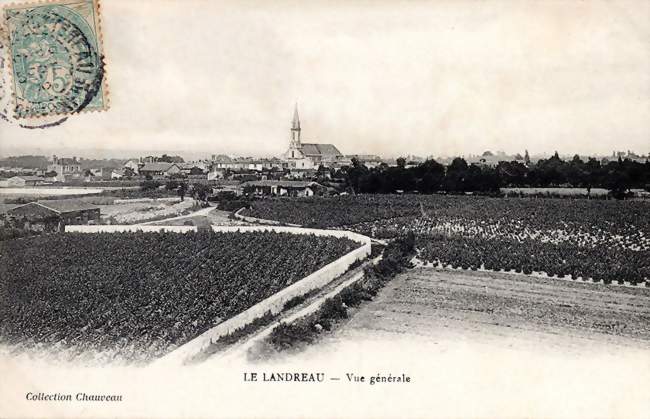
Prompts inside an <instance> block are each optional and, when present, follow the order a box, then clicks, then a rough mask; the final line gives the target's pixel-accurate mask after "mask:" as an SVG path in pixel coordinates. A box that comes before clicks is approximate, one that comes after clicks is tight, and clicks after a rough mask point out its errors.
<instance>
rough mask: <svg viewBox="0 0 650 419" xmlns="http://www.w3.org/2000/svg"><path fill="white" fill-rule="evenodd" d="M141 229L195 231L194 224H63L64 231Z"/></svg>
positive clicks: (128, 230) (120, 231) (97, 231)
mask: <svg viewBox="0 0 650 419" xmlns="http://www.w3.org/2000/svg"><path fill="white" fill-rule="evenodd" d="M136 231H142V232H143V233H155V232H158V231H167V232H170V233H187V232H188V231H197V228H196V227H194V226H145V225H137V224H134V225H96V226H89V225H69V226H65V232H66V233H124V232H136Z"/></svg>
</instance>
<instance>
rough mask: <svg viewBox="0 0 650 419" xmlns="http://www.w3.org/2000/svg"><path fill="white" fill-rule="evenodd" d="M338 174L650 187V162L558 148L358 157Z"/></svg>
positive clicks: (474, 188) (436, 187)
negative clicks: (468, 157) (533, 152)
mask: <svg viewBox="0 0 650 419" xmlns="http://www.w3.org/2000/svg"><path fill="white" fill-rule="evenodd" d="M334 177H338V178H343V179H344V180H345V181H346V183H347V185H348V186H349V187H350V188H351V189H352V190H353V191H354V192H356V193H395V192H416V191H417V192H419V193H435V192H448V193H465V192H478V193H498V192H499V189H500V188H504V187H536V188H548V187H574V188H586V190H587V194H589V193H590V191H591V189H592V188H604V189H608V190H610V191H611V192H612V195H613V196H614V197H617V198H622V197H625V196H626V194H628V193H629V191H630V189H633V188H642V189H646V190H649V188H650V162H648V161H646V162H644V163H640V162H637V161H634V160H631V159H622V158H620V157H619V158H618V160H615V161H602V162H601V161H600V160H598V159H595V158H588V159H587V160H586V161H584V160H582V159H581V158H580V157H579V156H578V155H576V156H574V157H573V159H571V160H563V159H562V158H560V156H559V155H558V153H557V152H556V153H555V154H554V155H553V156H552V157H550V158H548V159H540V160H539V161H537V162H536V163H528V164H524V163H522V162H520V161H501V162H499V163H498V164H497V165H496V166H488V165H479V164H468V163H467V161H465V159H463V158H461V157H457V158H455V159H453V161H452V162H451V163H450V164H449V165H448V166H444V165H442V164H440V163H438V162H437V161H435V160H433V159H430V160H427V161H425V162H423V163H420V164H418V165H415V166H410V165H409V166H407V165H406V161H405V159H403V158H399V159H397V165H396V166H388V165H386V164H383V165H380V166H377V167H374V168H370V169H369V168H367V167H366V166H364V165H363V164H362V163H361V162H359V161H358V160H357V159H352V166H351V167H349V168H344V169H341V170H340V171H338V172H337V173H336V174H335V175H334Z"/></svg>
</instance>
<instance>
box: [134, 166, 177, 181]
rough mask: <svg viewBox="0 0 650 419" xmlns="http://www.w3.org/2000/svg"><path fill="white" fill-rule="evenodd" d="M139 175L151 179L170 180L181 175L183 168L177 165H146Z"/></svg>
mask: <svg viewBox="0 0 650 419" xmlns="http://www.w3.org/2000/svg"><path fill="white" fill-rule="evenodd" d="M139 173H140V176H150V177H151V178H158V179H159V178H169V177H174V176H178V175H180V174H181V168H180V167H178V165H177V164H176V163H145V164H144V166H142V167H141V168H140V172H139Z"/></svg>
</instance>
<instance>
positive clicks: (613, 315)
mask: <svg viewBox="0 0 650 419" xmlns="http://www.w3.org/2000/svg"><path fill="white" fill-rule="evenodd" d="M398 336H399V338H401V339H404V338H409V339H417V338H418V337H424V338H426V339H430V340H434V341H435V342H437V343H442V342H447V341H448V342H468V341H469V342H476V343H484V344H488V345H490V346H491V347H494V346H495V345H496V346H502V347H509V348H512V347H513V346H514V347H517V348H519V349H529V350H530V349H532V350H537V351H539V350H540V349H541V348H555V349H559V350H560V351H562V352H564V351H566V350H567V349H568V350H577V351H578V353H579V354H583V355H584V350H585V348H590V349H591V348H593V347H598V348H599V349H600V350H607V349H611V350H613V351H617V350H622V349H624V348H626V347H628V348H637V349H645V350H647V349H648V348H650V290H647V289H629V288H622V287H606V286H604V285H593V284H582V283H573V282H564V281H554V280H551V279H545V278H530V277H525V276H512V275H507V274H502V273H491V272H449V271H439V270H437V269H431V268H424V269H422V268H418V269H413V270H410V271H408V272H406V273H403V274H401V275H399V276H398V277H397V278H395V279H394V280H393V281H392V282H390V283H389V284H388V285H387V287H386V288H385V289H383V290H382V291H381V292H380V293H379V295H378V296H377V298H376V299H375V300H373V301H372V302H370V303H368V304H367V305H365V306H362V307H361V308H360V309H359V310H358V311H356V312H355V313H354V316H353V317H351V318H350V320H349V322H348V323H346V324H344V325H343V326H342V327H341V328H340V330H337V332H336V334H335V336H334V337H335V338H337V339H342V340H350V339H359V338H371V339H374V340H378V339H379V340H382V341H388V340H390V339H397V338H398ZM391 337H392V338H391Z"/></svg>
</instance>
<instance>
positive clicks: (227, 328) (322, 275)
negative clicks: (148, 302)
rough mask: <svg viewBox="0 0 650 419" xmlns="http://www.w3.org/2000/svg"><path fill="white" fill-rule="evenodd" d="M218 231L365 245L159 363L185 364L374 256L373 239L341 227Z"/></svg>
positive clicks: (231, 228) (255, 227)
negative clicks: (271, 233) (269, 233)
mask: <svg viewBox="0 0 650 419" xmlns="http://www.w3.org/2000/svg"><path fill="white" fill-rule="evenodd" d="M212 229H213V230H214V231H216V232H233V231H240V232H243V233H245V232H253V231H276V232H283V233H292V234H314V235H316V236H330V237H345V238H348V239H350V240H353V241H355V242H357V243H360V244H361V247H358V248H357V249H354V250H353V251H351V252H349V253H347V254H345V255H343V256H342V257H340V258H339V259H337V260H335V261H333V262H331V263H329V264H328V265H325V266H323V267H322V268H321V269H319V270H317V271H316V272H313V273H312V274H310V275H307V276H306V277H305V278H303V279H301V280H300V281H298V282H295V283H293V284H291V285H290V286H288V287H287V288H284V289H283V290H281V291H279V292H277V293H275V294H273V295H272V296H270V297H268V298H267V299H265V300H263V301H261V302H259V303H257V304H255V305H254V306H252V307H251V308H249V309H248V310H245V311H243V312H241V313H240V314H238V315H236V316H235V317H232V318H230V319H228V320H226V321H224V322H223V323H220V324H218V325H217V326H215V327H213V328H212V329H210V330H208V331H207V332H205V333H203V334H202V335H200V336H198V337H196V338H194V339H192V340H191V341H189V342H188V343H186V344H184V345H182V346H180V347H179V348H177V349H176V350H174V351H172V352H170V353H169V354H167V355H165V356H164V357H162V358H161V359H159V360H158V361H157V362H159V363H174V364H182V363H183V362H184V361H185V360H186V359H188V358H189V357H191V356H193V355H196V354H198V353H200V352H201V351H203V350H204V349H206V348H207V347H208V346H209V345H210V343H211V342H216V341H217V340H218V339H219V338H220V337H221V336H225V335H228V334H230V333H232V332H234V331H235V330H237V329H240V328H242V327H244V326H246V325H247V324H249V323H251V322H253V320H255V319H258V318H260V317H262V316H264V314H266V313H267V312H269V311H270V312H271V313H272V314H277V313H279V312H280V311H282V309H283V308H284V305H285V303H286V302H287V301H289V300H291V299H292V298H295V297H298V296H302V295H305V294H307V293H308V292H310V291H313V290H315V289H320V288H322V287H324V286H325V285H327V284H329V283H330V282H332V281H333V280H334V279H336V278H337V277H339V276H340V275H342V274H344V273H345V272H346V271H347V270H348V269H349V268H350V265H352V264H353V263H354V262H356V261H357V260H362V259H365V258H366V257H368V256H369V255H370V238H369V237H366V236H363V235H361V234H357V233H352V232H349V231H337V230H317V229H307V228H296V227H272V226H250V227H249V226H246V227H236V226H235V227H227V226H212Z"/></svg>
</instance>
